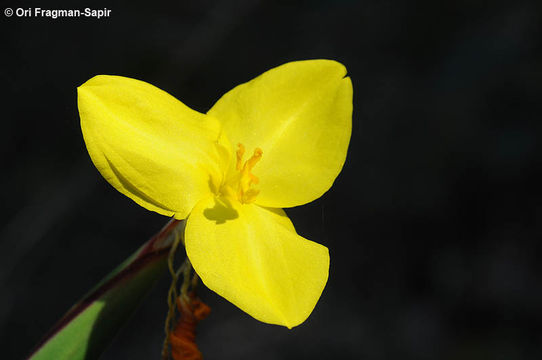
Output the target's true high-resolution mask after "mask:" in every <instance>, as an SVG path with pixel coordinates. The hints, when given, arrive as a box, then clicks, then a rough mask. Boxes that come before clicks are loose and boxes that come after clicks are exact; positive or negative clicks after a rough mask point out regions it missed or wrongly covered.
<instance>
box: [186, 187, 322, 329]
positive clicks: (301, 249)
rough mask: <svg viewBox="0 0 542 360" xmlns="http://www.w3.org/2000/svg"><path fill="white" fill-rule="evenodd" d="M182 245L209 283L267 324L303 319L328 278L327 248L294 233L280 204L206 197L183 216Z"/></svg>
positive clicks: (289, 326)
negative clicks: (266, 205) (261, 204)
mask: <svg viewBox="0 0 542 360" xmlns="http://www.w3.org/2000/svg"><path fill="white" fill-rule="evenodd" d="M185 245H186V251H187V254H188V258H189V259H190V261H191V262H192V265H193V266H194V269H195V270H196V272H197V273H198V275H199V276H200V277H201V279H202V281H203V282H204V283H205V285H206V286H207V287H208V288H210V289H211V290H213V291H215V292H216V293H218V294H219V295H221V296H223V297H224V298H226V299H227V300H229V301H231V302H232V303H233V304H235V305H237V306H238V307H239V308H240V309H242V310H243V311H245V312H247V313H248V314H250V315H251V316H253V317H254V318H256V319H258V320H260V321H263V322H266V323H270V324H278V325H283V326H286V327H288V328H292V327H294V326H297V325H299V324H300V323H302V322H303V321H305V319H306V318H307V317H308V316H309V314H310V313H311V312H312V310H313V309H314V306H315V305H316V302H317V301H318V299H319V297H320V295H321V294H322V290H323V289H324V286H325V284H326V282H327V278H328V270H329V254H328V250H327V248H326V247H325V246H322V245H319V244H317V243H315V242H312V241H309V240H306V239H304V238H302V237H301V236H299V235H297V234H296V232H295V230H294V228H293V225H292V223H291V222H290V220H289V219H288V217H287V216H286V214H285V213H284V211H282V210H281V209H266V208H262V207H259V206H258V205H254V204H248V205H246V204H245V205H241V204H239V203H238V202H235V203H232V204H228V203H227V202H226V201H225V200H222V199H219V200H216V199H215V198H213V197H208V198H206V199H204V200H202V201H201V202H199V203H198V204H197V205H196V207H195V208H194V210H193V211H192V213H191V214H190V217H189V218H188V221H187V225H186V233H185Z"/></svg>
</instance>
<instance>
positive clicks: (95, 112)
mask: <svg viewBox="0 0 542 360" xmlns="http://www.w3.org/2000/svg"><path fill="white" fill-rule="evenodd" d="M78 106H79V115H80V117H81V128H82V130H83V136H84V139H85V143H86V145H87V149H88V152H89V154H90V157H91V158H92V161H93V162H94V165H96V167H97V168H98V170H99V171H100V173H101V174H102V175H103V176H104V178H105V179H106V180H107V181H108V182H109V183H110V184H111V185H113V186H114V187H115V188H116V189H117V190H118V191H120V192H121V193H123V194H124V195H126V196H128V197H129V198H131V199H132V200H134V201H135V202H136V203H138V204H139V205H141V206H143V207H145V208H147V209H149V210H152V211H156V212H158V213H160V214H163V215H167V216H172V215H175V218H177V219H182V218H185V217H186V216H187V215H188V213H189V212H190V210H192V208H193V207H194V205H195V204H196V202H197V201H199V200H200V199H201V198H202V197H204V196H205V195H207V194H209V193H210V191H211V190H212V188H213V187H217V186H218V185H219V184H220V181H222V177H223V171H224V170H223V169H221V166H222V164H223V161H225V160H223V157H225V156H226V155H224V154H222V153H221V152H220V148H221V147H219V146H217V142H218V140H219V137H220V124H219V123H218V122H217V121H216V120H215V119H213V118H212V117H211V116H208V115H204V114H200V113H198V112H196V111H194V110H192V109H190V108H188V107H187V106H185V105H184V104H183V103H181V102H180V101H178V100H177V99H175V98H174V97H172V96H171V95H169V94H167V93H166V92H164V91H162V90H160V89H158V88H156V87H154V86H152V85H150V84H147V83H145V82H143V81H139V80H134V79H130V78H125V77H120V76H107V75H99V76H95V77H93V78H92V79H90V80H88V81H87V82H86V83H84V84H83V85H81V86H80V87H79V88H78ZM220 141H223V139H222V138H221V140H220ZM228 147H229V146H228ZM223 151H224V150H223ZM221 154H222V155H221Z"/></svg>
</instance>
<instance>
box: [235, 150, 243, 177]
mask: <svg viewBox="0 0 542 360" xmlns="http://www.w3.org/2000/svg"><path fill="white" fill-rule="evenodd" d="M237 148H238V149H237V164H236V166H235V169H236V170H237V171H240V170H241V167H242V166H241V164H242V163H243V155H245V147H244V146H243V144H241V143H239V144H237Z"/></svg>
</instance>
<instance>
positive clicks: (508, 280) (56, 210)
mask: <svg viewBox="0 0 542 360" xmlns="http://www.w3.org/2000/svg"><path fill="white" fill-rule="evenodd" d="M15 3H16V1H3V2H2V9H1V10H2V15H0V26H1V31H0V36H1V39H2V56H1V57H0V65H1V66H0V81H1V84H2V110H3V113H2V117H1V121H0V151H1V155H2V159H3V160H2V176H1V177H0V186H1V189H2V192H1V196H2V198H1V201H0V211H1V217H0V219H1V220H0V348H1V349H2V355H1V357H2V358H3V359H22V358H23V357H24V356H25V355H27V354H28V352H29V351H30V349H31V348H32V347H33V346H34V345H35V344H36V343H37V342H38V341H39V340H40V338H41V337H42V336H43V335H44V333H45V332H46V331H47V330H48V329H49V328H50V327H51V326H52V325H53V324H54V323H55V322H56V320H58V319H59V317H61V316H62V314H63V313H64V312H65V311H67V310H68V309H69V307H70V306H71V305H72V304H73V303H75V302H76V301H77V300H78V299H79V298H80V297H81V296H82V295H83V294H85V292H86V291H87V290H88V289H90V288H91V287H92V286H93V285H94V284H95V283H96V282H98V281H99V280H100V279H101V278H102V277H103V276H104V275H106V274H107V273H108V272H109V271H110V270H112V269H113V268H114V267H115V266H116V265H117V264H118V263H120V262H121V261H122V260H123V259H124V258H126V257H127V256H128V255H130V254H131V253H132V252H133V251H135V250H136V249H137V248H138V247H139V246H140V245H141V244H142V243H143V242H145V241H146V240H147V239H148V238H149V237H150V236H151V235H153V234H154V233H155V232H156V231H158V230H159V229H160V228H161V226H162V225H163V224H165V223H166V222H167V220H168V219H167V218H165V217H163V216H160V215H157V214H155V213H152V212H148V211H146V210H144V209H143V208H141V207H139V206H137V205H136V204H135V203H133V202H132V201H131V200H129V199H128V198H126V197H124V196H123V195H121V194H120V193H118V192H117V191H116V190H114V189H113V188H112V187H111V186H109V184H108V183H107V182H106V181H105V180H104V179H103V178H102V177H101V176H100V174H99V173H98V171H97V170H96V169H95V168H94V166H93V164H92V163H91V161H90V158H89V156H88V154H87V151H86V148H85V145H84V143H83V138H82V136H81V131H80V127H79V117H78V113H77V105H76V91H75V89H76V87H77V86H79V85H80V84H82V83H83V82H85V81H86V80H87V79H89V78H90V77H92V76H94V75H96V74H116V75H124V76H129V77H134V78H137V79H141V80H144V81H147V82H149V83H151V84H154V85H156V86H158V87H160V88H161V89H164V90H166V91H168V92H169V93H170V94H172V95H174V96H176V97H177V98H178V99H180V100H181V101H183V102H184V103H185V104H187V105H188V106H190V107H192V108H194V109H196V110H198V111H202V112H205V111H207V110H208V109H209V108H210V107H211V106H212V105H213V103H214V102H215V101H216V100H217V99H218V98H219V97H220V96H221V95H222V94H223V93H225V92H226V91H228V90H229V89H231V88H232V87H234V86H235V85H237V84H239V83H242V82H245V81H248V80H250V79H251V78H253V77H255V76H257V75H259V74H260V73H262V72H263V71H265V70H268V69H270V68H272V67H275V66H277V65H280V64H283V63H285V62H288V61H291V60H301V59H313V58H328V59H335V60H337V61H339V62H341V63H343V64H345V66H346V67H347V69H348V72H349V75H350V76H351V78H352V80H353V84H354V117H353V133H352V139H351V144H350V150H349V155H348V159H347V162H346V165H345V167H344V169H343V171H342V173H341V175H340V176H339V177H338V179H337V180H336V182H335V185H334V186H333V188H332V189H331V190H330V191H329V192H328V193H327V194H326V195H325V196H323V197H322V198H320V199H319V200H317V201H315V202H314V203H312V204H310V205H307V206H303V207H300V208H294V209H288V210H287V213H288V214H289V216H290V217H291V218H292V220H293V222H294V224H295V225H296V228H297V231H298V233H299V234H301V235H302V236H304V237H306V238H309V239H311V240H314V241H316V242H319V243H321V244H324V245H326V246H327V247H328V248H329V249H330V253H331V261H332V263H331V269H330V279H329V282H328V285H327V287H326V289H325V291H324V293H323V295H322V298H321V300H320V302H319V303H318V305H317V307H316V309H315V310H314V312H313V313H312V315H311V316H310V318H309V319H308V320H307V321H306V322H305V323H304V324H303V325H301V326H299V327H297V328H295V329H293V330H287V329H285V328H280V327H277V326H271V325H266V324H263V323H260V322H258V321H255V320H253V319H252V318H250V317H249V316H248V315H246V314H244V313H243V312H242V311H240V310H238V309H237V308H236V307H235V306H233V305H231V304H230V303H228V302H227V301H226V300H224V299H222V298H220V297H219V296H217V295H216V294H214V293H212V292H211V291H209V290H207V289H203V288H201V290H200V294H201V296H202V298H203V299H204V300H205V301H206V302H207V303H208V304H210V306H211V307H212V309H213V312H212V314H211V316H209V317H208V318H207V319H206V320H204V321H203V322H202V323H201V324H200V326H199V335H198V342H199V344H200V347H201V349H202V352H203V354H204V356H205V358H206V359H223V360H224V359H254V358H257V359H260V360H267V359H300V358H302V359H305V358H307V359H332V358H333V359H396V358H401V359H540V358H541V357H542V326H541V325H542V307H541V304H542V288H541V286H540V284H541V277H542V271H541V270H542V269H541V268H542V261H541V260H540V259H541V256H542V251H541V250H542V245H541V244H540V239H541V238H542V226H541V221H542V201H541V198H540V197H539V196H538V195H536V191H537V190H536V189H537V188H539V187H540V183H541V180H542V176H541V171H540V169H541V165H542V164H541V148H540V143H539V142H537V135H538V133H540V130H541V129H540V128H541V122H540V116H541V114H542V101H541V98H540V97H541V94H542V52H541V50H542V47H541V45H542V31H541V30H542V29H541V24H542V22H541V20H542V2H540V1H537V0H533V1H521V0H518V1H472V0H469V1H467V0H459V1H458V0H455V1H429V0H426V1H406V0H403V1H402V0H388V1H386V0H366V1H348V0H342V1H339V0H335V1H331V0H320V1H264V0H230V1H213V0H203V1H197V2H196V1H184V0H181V1H177V2H176V3H175V4H171V3H167V4H166V3H164V4H161V3H160V2H158V1H153V2H149V1H146V2H142V1H125V2H120V1H116V2H108V4H107V5H106V7H107V8H108V9H110V10H111V14H110V17H108V18H102V19H99V20H97V19H86V18H74V19H70V18H64V19H56V20H53V19H50V18H49V19H48V18H44V19H38V18H19V17H16V16H12V17H6V16H4V14H3V11H4V8H5V7H12V8H14V9H15V8H17V7H23V8H28V7H35V6H39V7H42V8H50V9H73V8H79V7H81V8H84V7H87V6H92V7H93V8H95V9H100V8H101V6H102V5H99V3H93V5H90V4H89V3H88V2H85V3H81V4H78V3H77V2H74V1H56V2H53V3H54V4H53V5H50V6H49V5H48V6H45V5H43V3H42V2H39V1H20V2H18V3H17V4H15ZM23 3H24V4H23ZM94 4H95V5H94ZM104 7H105V5H104ZM168 285H169V278H168V276H166V274H164V277H163V278H162V279H161V280H160V281H159V282H158V284H157V286H155V287H154V288H153V290H152V292H151V293H150V295H149V296H148V297H147V298H146V299H145V301H144V303H143V305H142V306H141V308H140V309H139V310H138V312H137V313H135V315H134V316H133V317H132V318H131V320H130V322H129V323H128V325H127V326H126V327H125V328H124V330H123V331H122V332H121V333H120V334H119V336H118V337H117V338H116V339H115V340H114V342H113V344H112V345H111V347H110V348H109V349H108V350H107V351H106V353H105V354H104V356H103V359H133V360H136V359H158V358H159V353H160V349H161V344H162V341H163V332H162V331H163V330H162V329H163V322H164V318H165V315H166V311H167V306H166V293H167V288H168Z"/></svg>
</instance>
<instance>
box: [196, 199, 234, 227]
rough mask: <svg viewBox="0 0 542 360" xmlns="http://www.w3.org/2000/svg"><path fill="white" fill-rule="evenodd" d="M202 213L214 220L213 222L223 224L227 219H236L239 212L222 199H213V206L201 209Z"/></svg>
mask: <svg viewBox="0 0 542 360" xmlns="http://www.w3.org/2000/svg"><path fill="white" fill-rule="evenodd" d="M203 215H204V216H205V217H206V218H207V219H209V220H212V221H214V222H215V224H217V225H218V224H224V223H225V222H226V221H228V220H233V219H237V218H238V217H239V213H238V212H237V210H235V209H234V208H233V207H232V206H231V204H229V203H228V202H227V201H224V200H222V199H221V200H218V199H215V206H214V207H212V208H207V209H205V210H203Z"/></svg>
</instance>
